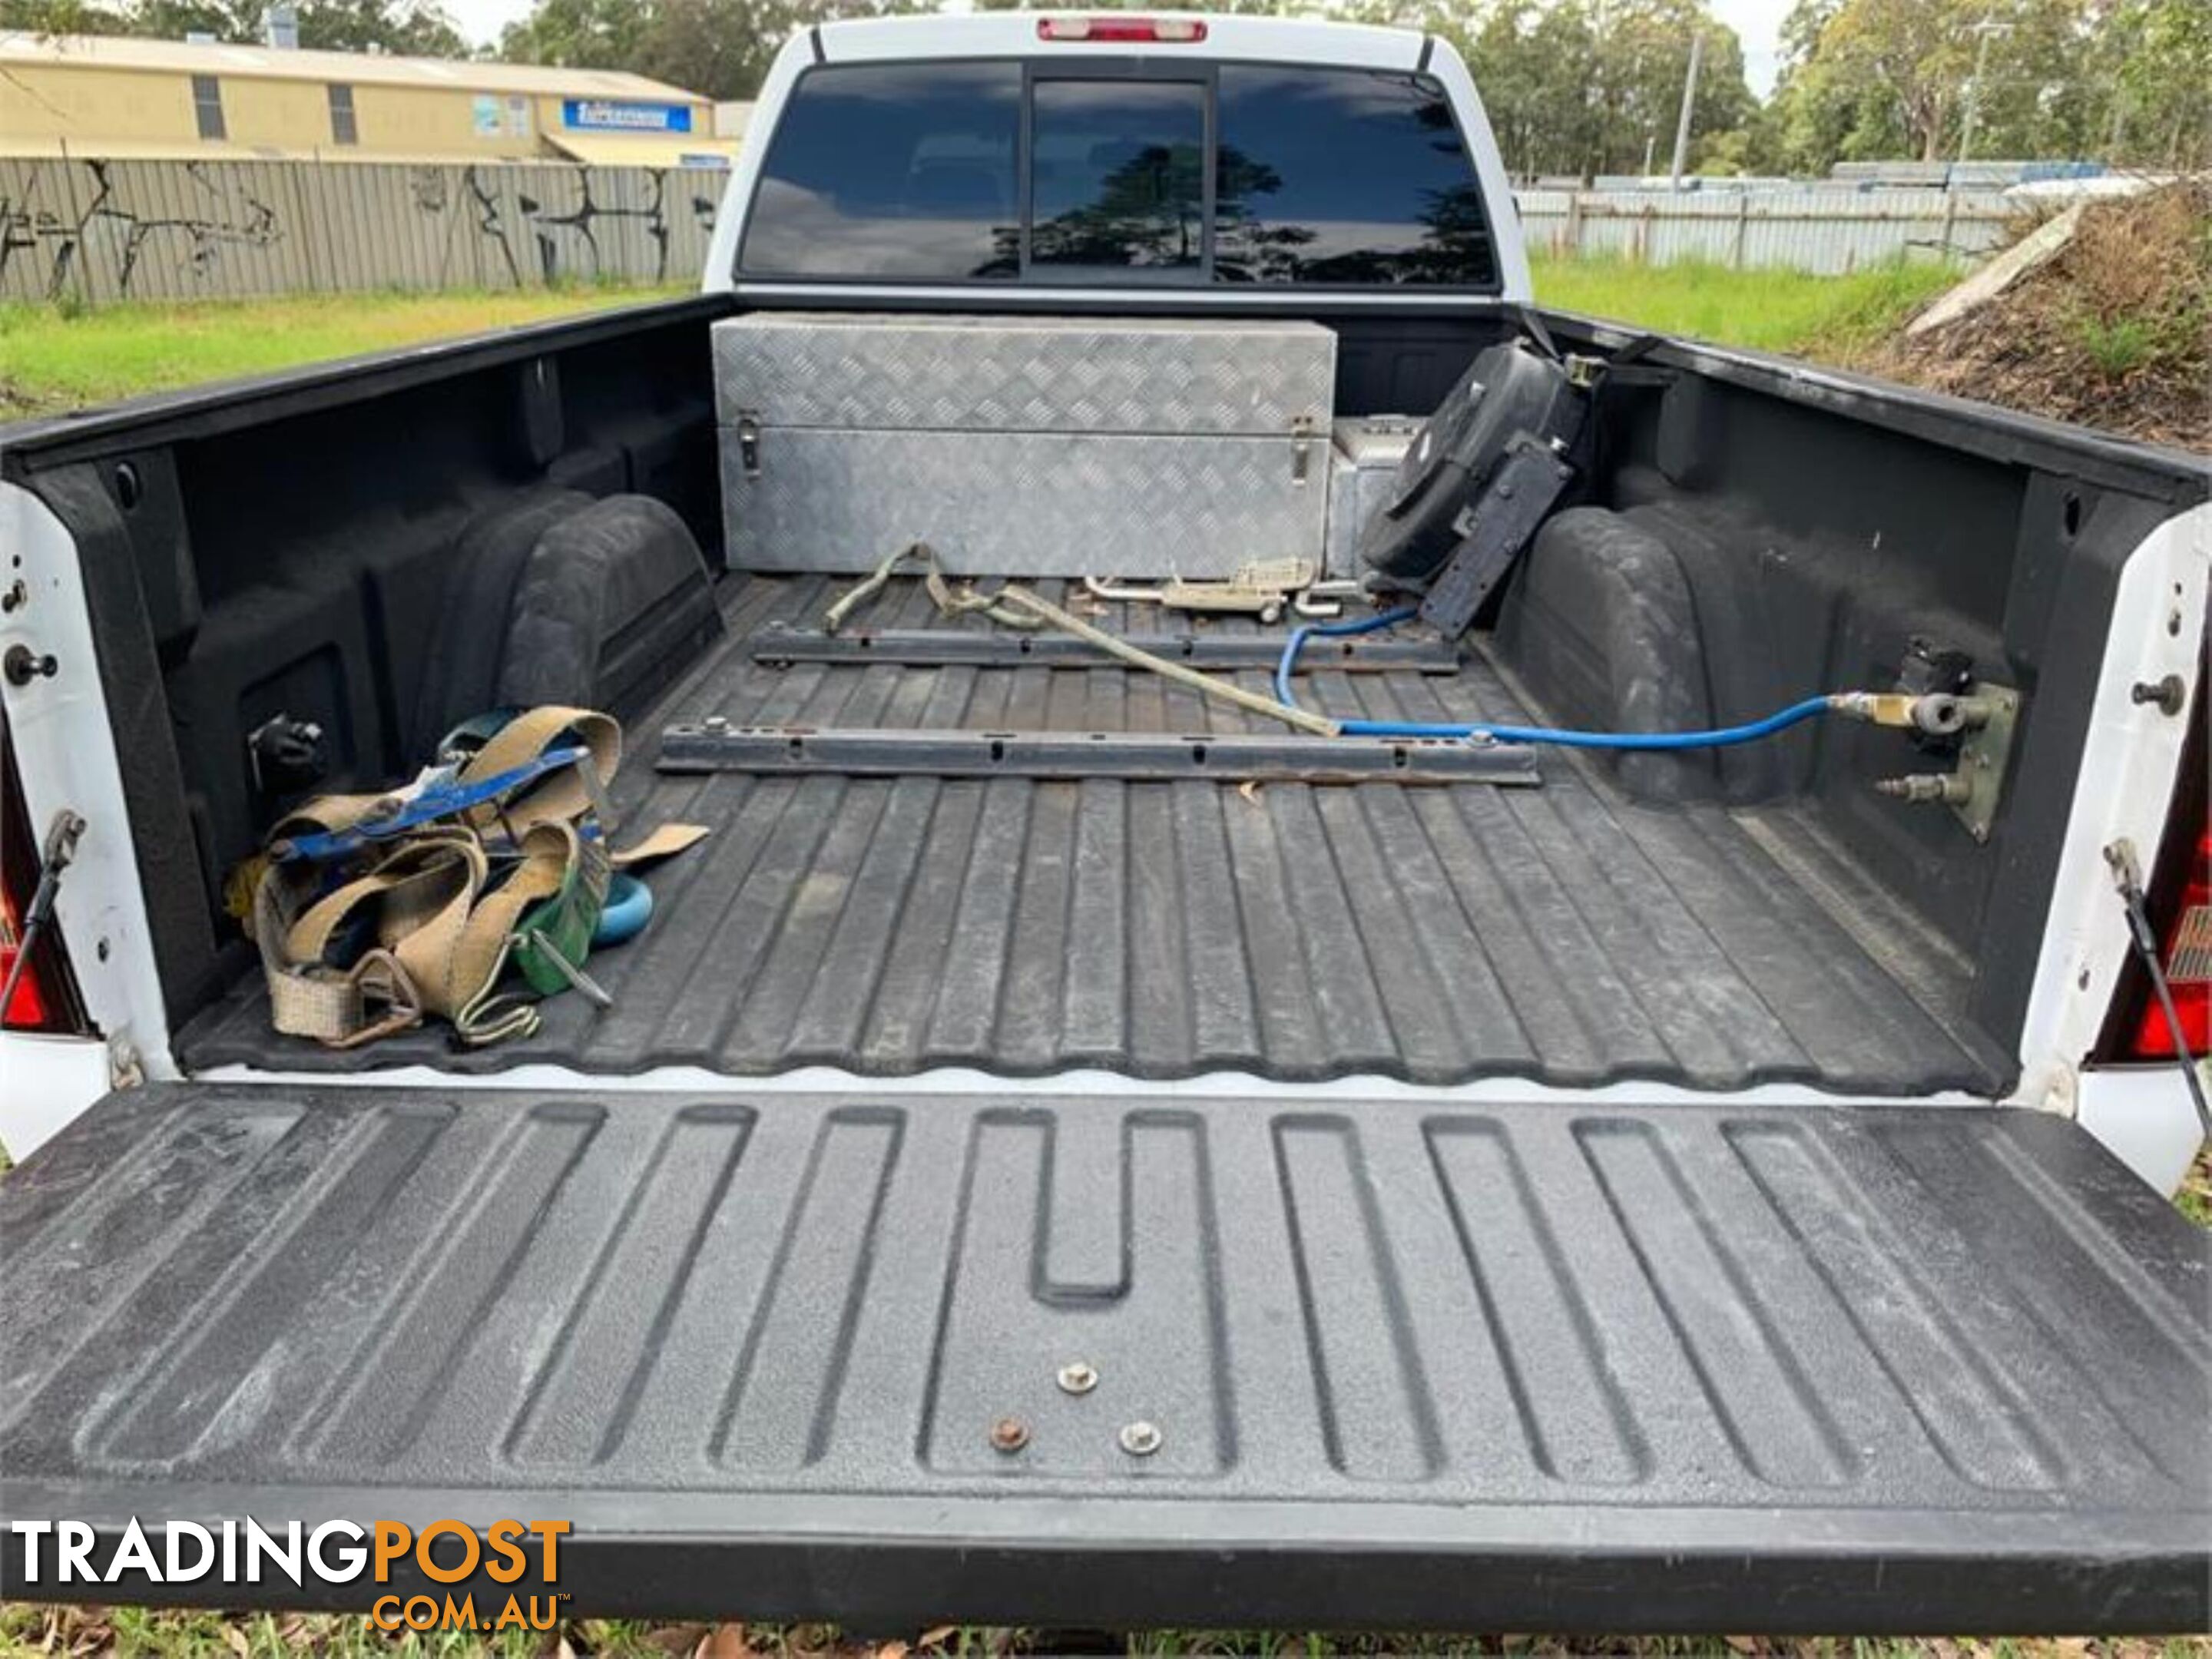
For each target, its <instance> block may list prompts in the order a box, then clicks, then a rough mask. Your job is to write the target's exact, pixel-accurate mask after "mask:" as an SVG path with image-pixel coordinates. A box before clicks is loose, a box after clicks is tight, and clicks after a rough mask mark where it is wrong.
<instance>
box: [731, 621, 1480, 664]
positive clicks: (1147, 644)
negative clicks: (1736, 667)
mask: <svg viewBox="0 0 2212 1659" xmlns="http://www.w3.org/2000/svg"><path fill="white" fill-rule="evenodd" d="M1125 637H1126V638H1127V642H1128V643H1129V644H1131V645H1133V646H1134V647H1136V648H1137V649H1138V650H1139V651H1144V652H1148V653H1151V654H1152V655H1153V656H1155V657H1164V658H1166V659H1168V660H1169V661H1170V662H1179V663H1184V664H1187V665H1189V666H1191V667H1193V668H1220V669H1237V668H1256V669H1273V667H1274V665H1276V663H1277V662H1278V661H1279V660H1280V659H1281V658H1282V654H1283V643H1284V641H1283V639H1282V638H1281V637H1279V636H1270V635H1250V634H1246V635H1235V634H1200V633H1188V634H1131V635H1126V636H1125ZM745 648H746V651H747V653H748V654H749V655H750V657H751V658H752V659H753V661H755V662H757V663H761V664H763V665H767V666H769V667H773V668H787V667H789V666H790V665H793V663H802V662H807V663H813V662H824V663H883V664H885V665H889V666H893V667H899V668H1106V667H1113V666H1115V665H1116V664H1117V660H1118V659H1115V658H1114V657H1111V656H1109V655H1108V654H1107V653H1105V652H1103V651H1102V650H1100V649H1099V648H1098V647H1097V646H1095V645H1093V644H1091V642H1090V641H1087V640H1079V639H1077V638H1074V637H1073V635H1066V634H1012V633H985V632H983V631H981V630H980V629H978V630H969V629H951V628H875V629H863V628H847V629H839V630H838V631H837V632H836V633H835V634H826V633H823V632H820V631H818V630H817V629H809V628H787V627H786V626H784V625H783V624H781V623H769V625H768V626H767V627H765V628H763V629H761V630H760V631H759V632H757V633H756V634H755V635H753V636H752V638H751V639H750V641H749V642H748V643H747V646H746V647H745ZM1459 666H1460V653H1459V647H1458V646H1457V645H1455V643H1453V642H1452V641H1449V640H1419V639H1378V638H1373V637H1366V636H1353V637H1350V638H1345V639H1334V640H1330V639H1319V640H1309V641H1306V647H1305V649H1304V651H1303V652H1302V653H1299V657H1298V662H1297V671H1298V672H1299V673H1302V674H1309V673H1317V672H1321V671H1324V670H1327V671H1335V672H1340V673H1350V674H1386V673H1397V672H1400V671H1412V672H1414V673H1420V674H1456V673H1457V672H1458V671H1459Z"/></svg>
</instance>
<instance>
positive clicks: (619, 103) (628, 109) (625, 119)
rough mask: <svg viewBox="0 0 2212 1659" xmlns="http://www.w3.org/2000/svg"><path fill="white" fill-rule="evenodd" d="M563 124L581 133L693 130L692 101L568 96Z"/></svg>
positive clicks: (564, 108)
mask: <svg viewBox="0 0 2212 1659" xmlns="http://www.w3.org/2000/svg"><path fill="white" fill-rule="evenodd" d="M561 124H562V125H563V126H566V127H569V128H572V129H574V131H579V132H689V131H691V106H690V105H689V104H642V103H634V102H632V101H630V100H628V99H622V98H564V99H562V100H561Z"/></svg>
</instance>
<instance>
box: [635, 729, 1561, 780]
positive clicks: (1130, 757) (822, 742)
mask: <svg viewBox="0 0 2212 1659" xmlns="http://www.w3.org/2000/svg"><path fill="white" fill-rule="evenodd" d="M656 765H657V767H658V769H659V770H661V771H663V772H685V773H696V772H754V773H772V774H780V775H790V774H816V773H828V774H833V775H842V776H847V777H872V778H890V777H930V778H1006V777H1016V778H1041V779H1082V778H1120V779H1124V780H1127V781H1139V782H1173V781H1181V780H1183V779H1193V778H1194V779H1210V780H1212V781H1217V782H1225V783H1251V782H1257V783H1316V784H1341V783H1407V784H1448V783H1489V784H1506V785H1522V786H1528V785H1534V784H1538V783H1541V782H1542V781H1543V780H1542V778H1541V776H1540V775H1538V773H1537V770H1536V757H1535V751H1534V750H1532V749H1529V748H1528V747H1527V746H1525V745H1522V744H1504V743H1492V742H1489V741H1486V740H1482V739H1474V740H1468V739H1462V738H1323V737H1308V736H1301V735H1298V734H1296V733H1291V732H1282V733H1274V732H1251V733H1242V732H1224V733H1211V732H1209V733H1206V734H1203V735H1197V734H1193V735H1179V734H1174V733H1170V732H961V731H943V730H934V729H924V728H921V727H912V726H907V727H899V726H890V727H847V728H842V729H841V728H838V727H834V726H830V727H822V726H733V725H731V724H729V723H728V722H727V721H724V720H715V719H709V720H704V721H702V722H700V723H698V724H696V725H691V724H685V725H678V726H669V727H667V728H666V729H665V730H664V731H663V732H661V734H660V756H659V760H658V762H657V763H656Z"/></svg>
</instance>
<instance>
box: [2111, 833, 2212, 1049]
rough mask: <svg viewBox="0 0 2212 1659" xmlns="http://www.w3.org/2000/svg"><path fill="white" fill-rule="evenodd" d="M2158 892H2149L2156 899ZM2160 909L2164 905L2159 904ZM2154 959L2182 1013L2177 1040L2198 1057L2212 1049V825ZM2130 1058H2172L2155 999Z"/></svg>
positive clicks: (2140, 1021)
mask: <svg viewBox="0 0 2212 1659" xmlns="http://www.w3.org/2000/svg"><path fill="white" fill-rule="evenodd" d="M2157 898H2158V895H2153V902H2154V903H2155V902H2156V900H2157ZM2160 908H2163V907H2160ZM2160 943H2161V948H2160V952H2159V959H2160V961H2161V962H2162V963H2164V964H2165V966H2166V983H2167V984H2168V985H2169V986H2171V987H2172V990H2173V1006H2174V1012H2177V1013H2179V1015H2180V1016H2181V1040H2182V1041H2183V1042H2185V1043H2187V1044H2188V1045H2189V1052H2190V1053H2191V1054H2194V1055H2196V1056H2197V1058H2199V1059H2202V1058H2203V1055H2204V1052H2205V1050H2206V1049H2207V1048H2212V828H2201V829H2199V830H2198V832H2197V847H2196V850H2195V852H2194V854H2192V855H2191V859H2190V861H2189V868H2188V873H2187V875H2186V876H2185V878H2184V879H2183V882H2182V887H2181V896H2180V902H2179V904H2178V905H2177V906H2176V908H2175V909H2174V913H2173V920H2172V921H2170V922H2169V923H2167V924H2166V936H2165V938H2164V939H2163V940H2162V941H2161V942H2160ZM2127 1047H2128V1054H2129V1058H2130V1059H2134V1060H2171V1059H2172V1058H2173V1033H2172V1030H2171V1029H2169V1028H2168V1026H2167V1024H2166V1011H2165V1010H2164V1009H2163V1008H2161V1007H2160V1006H2159V1004H2158V1000H2157V999H2156V998H2155V997H2152V998H2149V999H2148V1000H2147V1006H2145V1007H2144V1008H2143V1010H2142V1013H2141V1014H2140V1015H2138V1016H2137V1017H2136V1028H2135V1032H2134V1036H2133V1038H2132V1040H2131V1041H2130V1042H2129V1043H2128V1045H2127Z"/></svg>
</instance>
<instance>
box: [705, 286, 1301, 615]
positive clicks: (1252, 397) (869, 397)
mask: <svg viewBox="0 0 2212 1659" xmlns="http://www.w3.org/2000/svg"><path fill="white" fill-rule="evenodd" d="M1335 376H1336V339H1335V337H1334V335H1333V334H1331V333H1330V332H1329V331H1328V330H1327V329H1324V328H1321V327H1318V326H1316V325H1314V324H1311V323H1302V322H1291V321H1284V322H1273V321H1257V322H1243V321H1235V322H1229V321H1225V322H1184V321H1160V320H1139V319H1098V318H990V317H893V316H866V315H858V316H851V315H829V314H822V315H817V314H809V313H767V314H763V315H757V316H749V317H739V318H732V319H727V320H726V321H723V322H720V323H717V324H716V325H714V385H715V398H716V405H717V414H718V418H719V420H720V424H721V466H722V486H723V506H724V512H725V513H726V531H727V536H726V546H727V548H728V556H729V562H730V563H731V564H732V566H733V567H735V568H739V569H750V570H768V571H775V570H808V571H827V572H831V573H841V574H845V573H855V572H860V571H864V570H870V569H872V568H875V566H876V565H877V564H878V562H881V561H882V559H883V558H884V556H885V555H886V554H889V553H890V552H892V551H894V550H896V549H897V548H899V547H902V546H903V545H905V544H908V543H910V542H914V541H917V540H920V541H927V542H928V543H929V544H930V545H931V546H933V548H935V549H936V550H937V551H938V553H939V556H940V557H941V558H942V559H943V560H944V562H945V566H946V568H948V569H950V570H952V571H955V572H957V573H962V574H975V575H1031V576H1081V575H1115V576H1125V577H1137V578H1153V577H1164V576H1168V575H1182V576H1190V577H1222V576H1227V575H1229V574H1231V573H1233V572H1234V571H1235V570H1236V569H1237V567H1238V566H1239V565H1242V564H1245V563H1247V562H1250V561H1252V560H1255V559H1278V558H1286V557H1299V558H1305V559H1310V560H1312V561H1313V562H1315V564H1316V567H1318V565H1319V564H1320V562H1321V559H1322V540H1323V532H1324V528H1325V522H1326V516H1327V506H1328V482H1329V480H1328V472H1329V465H1328V464H1329V436H1330V425H1331V416H1332V410H1333V408H1334V385H1335Z"/></svg>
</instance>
